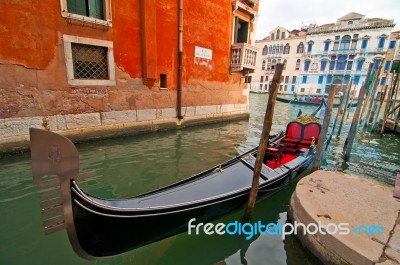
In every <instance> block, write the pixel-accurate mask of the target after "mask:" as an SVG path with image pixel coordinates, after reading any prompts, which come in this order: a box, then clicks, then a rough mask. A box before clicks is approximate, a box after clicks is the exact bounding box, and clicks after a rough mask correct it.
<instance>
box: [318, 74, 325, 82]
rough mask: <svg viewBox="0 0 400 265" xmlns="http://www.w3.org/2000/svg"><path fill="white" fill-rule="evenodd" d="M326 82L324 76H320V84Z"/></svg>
mask: <svg viewBox="0 0 400 265" xmlns="http://www.w3.org/2000/svg"><path fill="white" fill-rule="evenodd" d="M323 82H324V76H323V75H320V76H318V84H322V83H323Z"/></svg>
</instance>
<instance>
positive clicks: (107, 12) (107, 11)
mask: <svg viewBox="0 0 400 265" xmlns="http://www.w3.org/2000/svg"><path fill="white" fill-rule="evenodd" d="M103 1H104V16H105V20H103V19H98V18H94V17H87V16H83V15H78V14H75V13H70V12H68V6H67V0H60V6H61V16H62V17H64V18H68V19H75V20H79V21H84V22H89V23H93V24H99V25H105V26H109V27H111V26H112V15H111V14H112V12H111V1H112V0H103Z"/></svg>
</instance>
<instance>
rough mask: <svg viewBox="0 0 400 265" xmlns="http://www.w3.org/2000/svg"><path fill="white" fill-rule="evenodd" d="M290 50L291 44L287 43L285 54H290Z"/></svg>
mask: <svg viewBox="0 0 400 265" xmlns="http://www.w3.org/2000/svg"><path fill="white" fill-rule="evenodd" d="M289 52H290V45H289V43H286V45H285V48H284V49H283V54H289Z"/></svg>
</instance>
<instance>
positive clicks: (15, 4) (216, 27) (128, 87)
mask: <svg viewBox="0 0 400 265" xmlns="http://www.w3.org/2000/svg"><path fill="white" fill-rule="evenodd" d="M139 2H140V1H130V0H118V1H112V21H113V22H112V23H113V24H112V27H110V28H109V29H108V30H107V31H103V30H101V29H93V28H91V27H90V26H84V27H83V26H81V25H80V24H79V23H72V24H69V23H68V22H67V20H66V19H65V18H63V17H62V16H61V11H60V10H61V8H60V1H59V0H54V1H39V0H9V1H1V2H0V10H2V15H1V16H0V35H1V38H0V118H9V117H26V116H40V115H43V116H45V115H56V114H71V113H84V112H101V111H112V110H129V109H149V108H175V107H176V88H177V67H178V66H177V61H178V60H177V53H178V50H177V49H178V17H177V14H178V6H177V4H178V3H177V2H178V1H170V0H157V1H156V7H155V8H156V10H155V14H156V33H155V34H154V35H155V36H156V38H157V50H156V53H157V67H156V69H157V73H156V77H157V78H159V75H160V74H161V73H163V74H167V84H168V90H160V89H159V88H158V87H157V86H158V83H157V82H158V81H159V80H158V79H157V80H156V84H155V87H152V88H148V87H146V86H144V85H143V80H142V79H141V78H142V47H141V21H140V13H139V12H140V6H139ZM183 16H184V19H183V23H184V25H183V30H184V32H183V38H184V47H183V48H184V54H183V63H184V65H183V93H182V94H183V100H182V104H183V106H193V105H215V104H237V103H246V101H247V99H246V97H245V96H243V92H242V90H243V87H244V84H243V83H241V82H240V81H241V80H240V74H239V73H234V74H231V73H230V72H229V67H230V49H231V40H232V20H233V15H232V6H231V1H230V0H220V1H197V0H186V1H184V7H183ZM16 18H17V19H16ZM63 34H66V35H74V36H81V37H86V38H94V39H101V40H109V41H113V43H114V58H115V64H116V82H117V85H116V86H111V87H106V86H92V87H90V86H71V85H68V83H67V74H66V65H65V56H64V45H63V41H62V35H63ZM195 46H200V47H203V48H208V49H211V50H212V52H213V57H212V60H204V59H198V58H195V57H194V49H195Z"/></svg>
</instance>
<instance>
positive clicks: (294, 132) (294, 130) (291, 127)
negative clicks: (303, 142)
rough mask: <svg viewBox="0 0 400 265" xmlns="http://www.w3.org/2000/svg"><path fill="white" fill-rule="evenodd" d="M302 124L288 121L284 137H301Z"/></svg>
mask: <svg viewBox="0 0 400 265" xmlns="http://www.w3.org/2000/svg"><path fill="white" fill-rule="evenodd" d="M302 129H303V125H302V124H301V123H298V122H296V121H292V122H290V123H289V124H288V125H287V127H286V137H287V138H293V139H301V137H302V133H301V131H302Z"/></svg>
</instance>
